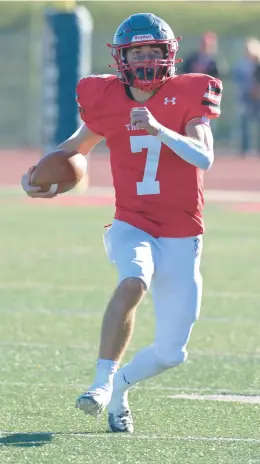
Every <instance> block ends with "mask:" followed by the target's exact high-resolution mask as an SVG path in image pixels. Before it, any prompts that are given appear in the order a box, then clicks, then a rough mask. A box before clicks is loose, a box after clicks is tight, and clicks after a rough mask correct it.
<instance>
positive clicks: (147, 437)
mask: <svg viewBox="0 0 260 464" xmlns="http://www.w3.org/2000/svg"><path fill="white" fill-rule="evenodd" d="M45 433H46V436H47V435H48V436H51V437H57V438H59V437H66V438H69V437H83V438H84V439H95V440H102V441H103V440H104V439H106V440H111V439H114V438H116V439H119V440H149V441H153V440H156V441H159V440H162V441H166V440H171V441H172V440H176V441H206V442H219V443H222V442H223V443H225V442H226V443H232V442H233V443H248V444H250V443H251V444H255V443H260V439H257V438H248V437H204V436H192V435H191V436H179V435H169V436H165V435H135V434H131V435H129V434H112V433H102V434H100V433H98V434H96V433H87V432H85V433H84V432H82V433H78V432H56V433H55V432H53V433H52V432H49V433H48V432H45ZM16 434H21V435H24V434H25V435H27V436H28V437H29V436H30V435H31V436H32V443H33V442H34V441H35V442H37V441H38V440H34V439H33V437H34V436H35V435H38V434H39V432H38V434H37V432H36V433H34V432H30V433H28V432H27V433H25V432H24V431H22V432H21V431H12V432H8V431H3V430H2V431H0V437H1V438H5V437H7V436H12V435H16ZM42 435H44V432H42ZM112 437H113V438H112ZM43 441H44V438H43ZM21 442H22V439H21ZM0 446H5V443H0Z"/></svg>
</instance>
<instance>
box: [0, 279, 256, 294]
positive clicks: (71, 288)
mask: <svg viewBox="0 0 260 464" xmlns="http://www.w3.org/2000/svg"><path fill="white" fill-rule="evenodd" d="M34 288H35V289H42V290H55V291H67V292H78V291H86V292H95V291H97V292H98V291H99V292H100V288H99V287H98V286H96V285H85V284H84V285H77V284H75V285H71V284H69V283H68V284H64V285H61V284H54V283H47V282H36V281H14V282H11V281H7V282H5V281H0V289H11V290H23V289H34ZM102 289H103V290H105V291H106V292H108V291H112V287H111V286H103V287H102ZM204 296H206V297H209V298H260V293H257V292H240V291H239V292H227V291H221V290H206V291H205V292H204Z"/></svg>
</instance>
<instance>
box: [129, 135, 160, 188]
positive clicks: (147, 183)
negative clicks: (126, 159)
mask: <svg viewBox="0 0 260 464" xmlns="http://www.w3.org/2000/svg"><path fill="white" fill-rule="evenodd" d="M130 145H131V151H132V153H140V152H141V151H142V150H143V149H145V148H146V149H147V156H146V163H145V168H144V176H143V180H142V182H136V188H137V195H158V194H159V193H160V182H159V181H158V180H155V179H156V174H157V170H158V165H159V160H160V154H161V146H162V143H161V142H160V140H158V139H157V138H156V137H155V136H154V135H132V136H130Z"/></svg>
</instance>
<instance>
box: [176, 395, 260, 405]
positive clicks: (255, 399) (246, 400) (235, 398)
mask: <svg viewBox="0 0 260 464" xmlns="http://www.w3.org/2000/svg"><path fill="white" fill-rule="evenodd" d="M168 398H171V399H173V400H180V399H181V400H193V401H194V400H195V401H225V402H228V403H243V404H260V396H259V395H249V396H248V395H230V394H215V395H199V394H194V393H193V394H191V395H188V394H179V395H168Z"/></svg>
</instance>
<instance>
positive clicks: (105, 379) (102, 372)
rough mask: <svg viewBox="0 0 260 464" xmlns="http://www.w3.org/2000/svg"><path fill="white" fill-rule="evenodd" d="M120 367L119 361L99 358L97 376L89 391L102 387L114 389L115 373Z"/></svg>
mask: <svg viewBox="0 0 260 464" xmlns="http://www.w3.org/2000/svg"><path fill="white" fill-rule="evenodd" d="M117 369H118V362H117V361H113V360H110V359H98V361H97V369H96V377H95V380H94V382H93V384H92V385H91V387H90V388H89V391H92V390H96V389H97V388H98V389H99V388H101V389H103V390H107V391H109V390H112V388H113V379H114V375H115V373H116V371H117Z"/></svg>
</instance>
